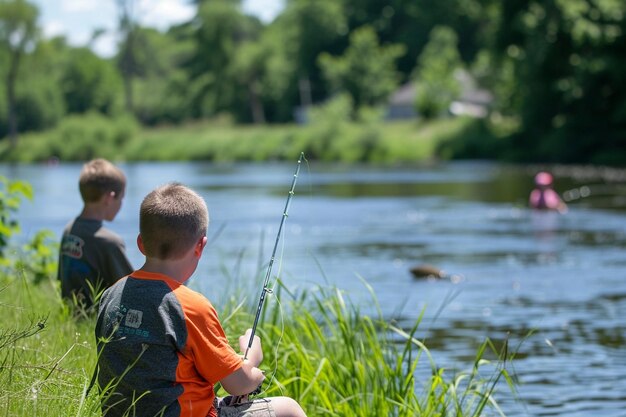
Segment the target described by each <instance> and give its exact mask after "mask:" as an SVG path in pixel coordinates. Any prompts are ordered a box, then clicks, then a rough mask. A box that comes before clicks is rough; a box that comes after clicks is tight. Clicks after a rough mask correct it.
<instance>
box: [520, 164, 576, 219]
mask: <svg viewBox="0 0 626 417" xmlns="http://www.w3.org/2000/svg"><path fill="white" fill-rule="evenodd" d="M535 186H536V188H535V189H534V190H532V191H531V193H530V198H529V200H528V202H529V204H530V207H532V208H534V209H538V210H556V211H558V212H560V213H565V212H566V211H567V205H566V204H565V202H564V201H563V200H562V199H561V197H560V196H559V195H558V194H557V192H556V191H554V189H553V188H552V175H551V174H549V173H547V172H539V173H538V174H537V175H535Z"/></svg>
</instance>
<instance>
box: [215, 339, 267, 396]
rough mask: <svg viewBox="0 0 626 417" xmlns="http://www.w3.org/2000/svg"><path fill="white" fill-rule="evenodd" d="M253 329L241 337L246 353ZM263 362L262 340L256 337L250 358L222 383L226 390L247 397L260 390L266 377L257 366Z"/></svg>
mask: <svg viewBox="0 0 626 417" xmlns="http://www.w3.org/2000/svg"><path fill="white" fill-rule="evenodd" d="M251 332H252V329H248V330H247V331H246V333H245V334H244V335H243V336H241V337H239V347H240V349H241V351H242V352H245V351H246V348H247V347H248V341H249V340H250V334H251ZM262 360H263V349H262V348H261V339H259V337H258V336H254V340H253V341H252V346H251V347H250V349H249V350H248V357H247V358H246V359H244V361H243V365H241V368H239V369H237V370H236V371H235V372H233V373H231V374H230V375H228V376H227V377H225V378H222V380H221V381H220V382H221V384H222V386H223V387H224V389H225V390H226V391H227V392H228V393H229V394H231V395H246V394H249V393H251V392H252V391H254V390H255V389H257V388H258V386H259V385H261V383H262V382H263V379H264V378H265V376H264V375H263V372H261V370H260V369H259V368H257V366H259V364H260V363H261V361H262Z"/></svg>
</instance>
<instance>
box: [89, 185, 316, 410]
mask: <svg viewBox="0 0 626 417" xmlns="http://www.w3.org/2000/svg"><path fill="white" fill-rule="evenodd" d="M139 219H140V220H139V223H140V225H139V236H138V237H137V245H138V247H139V250H140V251H141V252H142V253H143V254H144V255H145V257H146V261H145V264H144V265H143V266H142V267H141V268H140V269H139V270H137V271H135V272H132V273H131V274H130V275H128V276H127V277H124V278H122V279H120V280H119V281H118V282H117V283H115V285H113V286H112V287H110V288H109V289H107V290H106V291H105V293H104V294H103V296H102V300H101V302H100V310H99V313H98V320H97V324H96V338H97V340H98V368H99V369H98V383H99V385H100V387H101V389H102V390H104V393H103V404H102V408H103V412H104V414H105V415H106V416H107V417H112V416H122V415H124V413H126V412H129V415H134V416H156V415H158V416H163V417H170V416H189V417H207V416H210V417H217V416H221V417H234V416H244V415H245V416H246V417H248V416H250V417H252V416H254V417H257V416H258V417H261V416H271V417H283V416H284V417H306V416H305V413H304V411H303V410H302V408H301V407H300V405H299V404H298V403H297V402H296V401H294V400H293V399H291V398H288V397H272V398H265V399H257V400H254V401H250V402H245V403H242V404H237V405H228V404H227V401H224V400H223V399H220V398H216V397H215V393H214V386H215V384H217V383H218V382H220V383H221V384H222V387H224V389H225V390H226V391H227V392H228V393H229V394H231V395H233V396H239V395H245V394H248V393H250V392H252V391H254V390H255V389H256V388H257V387H258V386H259V385H260V384H261V382H262V381H263V378H264V376H263V373H262V372H261V371H260V370H259V369H258V365H259V363H260V362H261V360H262V359H263V351H262V349H261V341H260V339H259V338H258V336H255V338H254V341H253V344H252V347H251V349H250V350H249V351H248V357H247V359H243V358H242V355H240V354H237V353H236V352H235V350H234V349H233V348H232V347H231V346H230V345H229V344H228V340H227V338H226V336H225V334H224V330H223V329H222V326H221V324H220V321H219V319H218V317H217V312H216V311H215V309H214V308H213V306H212V305H211V303H210V302H209V301H208V300H207V299H206V298H205V297H204V296H202V295H201V294H199V293H197V292H195V291H193V290H191V289H189V288H188V287H186V286H185V285H183V284H184V283H185V282H186V281H187V280H188V279H189V278H190V277H191V275H192V274H193V273H194V271H195V269H196V267H197V265H198V262H199V260H200V257H201V256H202V253H203V251H204V248H205V246H206V243H207V237H206V232H207V228H208V222H209V216H208V210H207V207H206V204H205V202H204V200H203V199H202V198H201V197H200V196H199V195H198V194H196V193H195V192H194V191H192V190H190V189H189V188H187V187H185V186H183V185H181V184H176V183H173V184H168V185H164V186H161V187H159V188H157V189H155V190H154V191H152V192H151V193H150V194H148V195H147V196H146V197H145V199H144V200H143V202H142V204H141V208H140V213H139ZM250 332H251V330H248V331H247V332H246V334H245V335H243V336H241V337H240V338H239V345H240V349H241V351H242V352H243V351H245V349H246V347H247V341H248V340H249V337H250Z"/></svg>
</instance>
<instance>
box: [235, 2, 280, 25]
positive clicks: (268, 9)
mask: <svg viewBox="0 0 626 417" xmlns="http://www.w3.org/2000/svg"><path fill="white" fill-rule="evenodd" d="M284 7H285V1H284V0H244V2H243V6H242V8H243V11H244V12H245V13H248V14H252V15H255V16H258V18H259V19H260V20H261V21H263V22H266V23H269V22H271V21H272V20H274V18H275V17H276V16H277V15H278V14H279V13H280V12H281V11H282V10H283V8H284Z"/></svg>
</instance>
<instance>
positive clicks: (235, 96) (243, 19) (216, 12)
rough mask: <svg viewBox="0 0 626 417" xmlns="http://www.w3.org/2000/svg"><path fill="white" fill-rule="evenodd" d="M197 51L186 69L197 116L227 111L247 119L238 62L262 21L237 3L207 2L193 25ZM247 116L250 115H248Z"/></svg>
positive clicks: (230, 0) (224, 0)
mask: <svg viewBox="0 0 626 417" xmlns="http://www.w3.org/2000/svg"><path fill="white" fill-rule="evenodd" d="M191 27H192V28H193V33H192V38H193V41H194V51H193V53H192V55H191V58H190V60H189V61H188V62H187V63H186V65H185V66H186V68H187V70H188V74H189V77H190V86H189V90H190V91H189V94H190V95H191V97H192V103H191V106H192V109H193V111H194V116H195V117H206V116H214V115H216V114H218V113H220V112H227V113H230V114H233V115H235V116H236V117H238V118H240V119H245V116H244V115H243V114H242V113H241V111H242V108H244V109H247V105H246V104H247V99H246V96H247V94H246V93H245V92H242V90H241V88H240V84H239V83H237V80H236V71H235V70H234V67H233V66H234V62H235V57H236V54H237V51H238V49H239V48H240V47H241V46H242V44H243V43H245V42H246V41H248V40H250V39H254V38H255V36H256V35H257V33H258V31H259V30H260V23H259V22H258V20H256V19H253V18H251V17H249V16H245V15H244V14H243V13H242V12H241V10H240V7H239V2H238V1H235V0H213V1H203V2H200V4H199V5H198V13H197V15H196V17H195V18H194V20H193V21H192V23H191ZM246 113H247V112H246Z"/></svg>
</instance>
